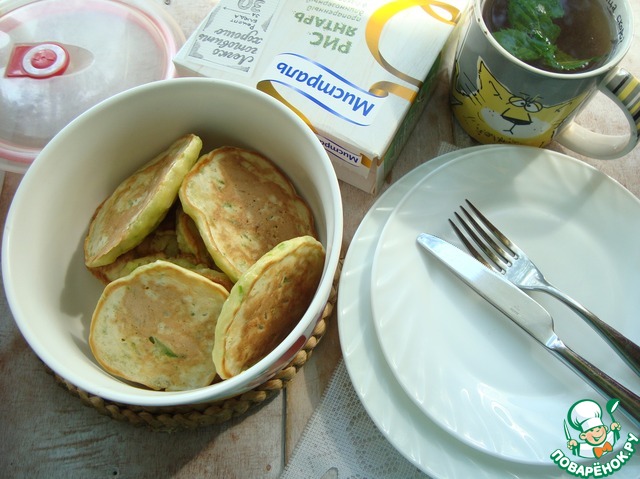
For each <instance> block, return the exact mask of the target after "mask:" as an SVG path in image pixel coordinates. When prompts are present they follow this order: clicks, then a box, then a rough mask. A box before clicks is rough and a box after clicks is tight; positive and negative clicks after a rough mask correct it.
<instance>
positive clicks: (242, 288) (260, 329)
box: [212, 236, 325, 379]
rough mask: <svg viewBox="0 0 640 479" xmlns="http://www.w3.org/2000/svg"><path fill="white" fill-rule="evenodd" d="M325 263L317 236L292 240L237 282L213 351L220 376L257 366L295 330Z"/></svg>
mask: <svg viewBox="0 0 640 479" xmlns="http://www.w3.org/2000/svg"><path fill="white" fill-rule="evenodd" d="M324 259H325V251H324V247H323V246H322V244H321V243H320V242H319V241H317V240H316V239H315V238H313V237H311V236H302V237H299V238H293V239H290V240H287V241H284V242H282V243H280V244H279V245H277V246H276V247H275V248H273V249H272V250H271V251H269V252H267V253H266V254H265V255H264V256H262V257H261V258H260V259H259V260H258V261H257V262H256V263H255V264H254V265H253V266H251V267H250V268H249V269H248V270H247V271H246V272H245V273H244V274H243V275H242V277H241V278H240V279H239V280H238V281H237V282H236V283H235V284H234V286H233V288H232V289H231V292H230V293H229V298H228V299H227V301H226V302H225V304H224V306H223V307H222V311H221V312H220V316H219V318H218V323H217V325H216V338H215V343H214V347H213V352H212V357H213V362H214V364H215V365H216V371H217V372H218V375H219V376H220V377H221V378H223V379H228V378H230V377H233V376H236V375H238V374H240V373H241V372H242V371H244V370H246V369H248V368H250V367H251V366H253V365H254V364H255V363H257V362H258V361H260V360H261V359H262V358H264V357H265V356H266V355H267V354H269V353H270V352H271V351H273V350H274V349H275V347H276V346H277V345H278V344H280V343H281V342H282V341H283V340H284V339H285V338H286V337H287V335H288V334H289V333H290V332H291V331H292V330H293V329H294V327H295V326H296V324H297V323H298V322H299V321H300V319H302V316H303V315H304V313H305V312H306V310H307V309H308V307H309V305H310V304H311V300H312V299H313V296H314V295H315V293H316V290H317V288H318V285H319V284H320V278H321V276H322V271H323V266H324Z"/></svg>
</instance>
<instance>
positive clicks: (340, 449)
mask: <svg viewBox="0 0 640 479" xmlns="http://www.w3.org/2000/svg"><path fill="white" fill-rule="evenodd" d="M301 477H304V478H309V479H328V478H338V479H356V478H357V479H365V478H366V479H413V478H415V479H424V478H427V477H428V476H426V475H425V474H423V473H422V472H421V471H420V470H418V469H417V468H416V467H415V466H414V465H413V464H411V463H410V462H409V461H408V460H407V459H405V458H404V457H403V456H402V455H401V454H400V453H399V452H398V451H397V450H396V449H394V447H393V446H392V445H391V444H390V443H389V442H388V441H387V440H386V439H385V437H384V436H383V435H382V433H381V432H380V431H379V430H378V429H377V427H376V425H375V424H374V423H373V421H372V420H371V418H370V417H369V416H368V414H367V412H366V411H365V409H364V406H363V405H362V403H361V402H360V399H359V398H358V396H357V395H356V392H355V390H354V389H353V385H352V384H351V380H350V378H349V374H348V373H347V368H346V367H345V365H344V361H343V360H340V363H339V364H338V367H337V368H336V370H335V372H334V373H333V376H332V378H331V381H330V382H329V385H328V386H327V390H326V391H325V392H324V395H323V398H322V401H321V402H320V406H319V407H318V409H317V410H316V411H315V412H314V413H313V415H312V416H311V419H310V420H309V423H308V424H307V426H306V427H305V430H304V432H303V433H302V437H301V439H300V442H299V443H298V445H297V446H296V448H295V450H294V452H293V455H292V456H291V460H290V461H289V464H288V465H287V466H286V468H285V470H284V472H283V474H282V475H281V476H280V479H299V478H301Z"/></svg>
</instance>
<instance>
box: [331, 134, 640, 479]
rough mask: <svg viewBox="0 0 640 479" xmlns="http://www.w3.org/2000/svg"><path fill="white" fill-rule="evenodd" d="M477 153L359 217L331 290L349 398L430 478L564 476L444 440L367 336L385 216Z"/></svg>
mask: <svg viewBox="0 0 640 479" xmlns="http://www.w3.org/2000/svg"><path fill="white" fill-rule="evenodd" d="M485 148H489V147H483V146H480V147H474V148H472V149H467V150H461V151H458V152H453V153H448V154H446V155H442V156H439V157H437V158H434V159H432V160H430V161H429V162H427V163H424V164H423V165H421V166H419V167H418V168H416V169H414V170H412V171H411V172H409V173H408V174H406V175H405V176H403V177H402V178H401V179H399V180H398V181H396V182H395V183H394V185H393V186H392V187H391V188H389V189H388V190H387V191H386V192H385V193H383V194H382V195H381V196H380V198H378V200H377V201H376V203H375V204H374V205H373V207H372V208H371V209H370V210H369V212H368V213H367V214H366V215H365V217H364V219H363V220H362V222H361V224H360V226H359V227H358V230H357V231H356V233H355V235H354V237H353V239H352V241H351V244H350V247H349V250H348V252H347V255H346V257H345V261H344V264H343V267H342V274H341V277H340V287H339V288H338V301H337V319H338V329H339V333H340V345H341V348H342V354H343V358H344V362H345V366H346V367H347V371H348V372H349V377H350V378H351V382H352V383H353V385H354V388H355V391H356V394H357V395H358V397H359V398H360V401H361V402H362V404H363V406H364V408H365V410H366V411H367V414H368V415H369V416H370V417H371V419H372V420H373V422H374V423H375V424H376V426H377V427H378V429H379V430H380V431H381V433H382V434H383V435H384V436H385V437H386V438H387V440H388V441H389V442H390V443H391V444H392V445H393V446H394V447H395V448H396V449H397V450H398V451H399V453H401V454H402V455H403V456H404V457H405V458H406V459H407V460H409V461H410V462H411V463H412V464H414V465H415V466H416V467H417V468H419V469H420V470H421V471H423V472H424V473H426V474H428V475H429V476H431V477H433V478H447V479H455V478H460V479H468V478H471V477H472V478H474V479H499V478H510V479H514V478H520V479H539V478H540V477H545V478H556V477H557V478H560V477H568V476H567V475H566V474H565V475H563V474H562V471H561V470H560V469H559V468H557V467H549V466H529V465H524V464H520V463H513V462H508V461H504V460H500V459H497V458H495V457H494V456H491V455H487V454H483V453H482V452H480V451H479V450H477V449H475V448H472V447H469V446H467V445H466V444H464V443H463V442H460V441H459V440H458V439H456V438H455V437H454V436H452V435H450V434H449V433H448V432H447V431H445V430H444V429H442V428H441V427H440V426H439V425H437V424H436V423H435V422H434V421H432V420H431V419H429V417H428V416H426V415H425V414H424V413H423V412H422V411H421V410H420V409H419V408H418V406H416V405H415V404H414V403H413V402H412V401H411V400H410V399H409V397H408V396H407V395H406V394H405V392H404V390H403V389H402V387H401V386H400V384H399V383H398V382H397V381H396V379H395V377H394V376H393V373H392V372H391V369H390V368H389V366H388V365H387V363H386V361H385V359H384V357H383V354H382V350H381V348H380V344H379V343H378V339H377V337H376V334H375V330H374V326H373V320H372V313H371V302H370V299H371V298H370V278H371V265H372V262H373V254H374V252H375V250H376V246H377V244H378V238H379V236H380V233H381V232H382V229H383V227H384V225H385V223H386V221H387V219H388V217H389V215H390V214H391V211H392V210H393V208H394V207H395V205H396V204H397V203H398V202H399V201H400V200H401V199H402V197H403V196H404V195H405V194H406V193H407V192H408V191H409V190H410V189H411V187H413V186H414V185H415V184H416V183H417V182H418V181H420V180H421V179H422V178H424V177H425V176H427V175H428V174H429V173H430V172H432V171H433V170H435V169H437V168H438V167H439V166H441V165H443V164H446V162H447V161H450V160H452V159H454V158H457V157H458V156H460V155H462V154H464V153H465V152H467V151H475V150H481V149H485ZM636 472H637V471H636ZM628 477H632V476H628Z"/></svg>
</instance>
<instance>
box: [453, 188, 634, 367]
mask: <svg viewBox="0 0 640 479" xmlns="http://www.w3.org/2000/svg"><path fill="white" fill-rule="evenodd" d="M465 201H466V203H467V205H468V207H469V208H470V210H471V211H472V212H473V214H471V213H469V211H467V209H466V208H465V207H464V206H460V209H461V210H462V212H463V214H464V216H465V217H466V219H465V218H463V217H462V216H461V215H459V214H458V213H455V217H456V219H457V220H458V222H459V223H460V224H461V225H462V227H463V229H464V230H465V232H466V233H467V234H466V235H465V234H464V233H463V232H462V231H461V230H460V229H459V228H458V227H457V225H456V224H455V223H454V222H453V221H452V220H449V223H450V224H451V226H452V227H453V229H454V231H455V232H456V234H457V235H458V237H459V238H460V240H461V241H462V242H463V243H464V245H465V246H466V248H467V249H468V250H469V252H470V253H471V254H472V255H473V256H474V257H475V258H476V259H477V260H478V261H480V262H482V263H483V264H484V265H485V266H487V267H488V268H490V269H493V270H494V271H497V272H499V273H502V274H503V275H504V277H505V278H506V279H507V280H509V281H510V282H511V283H513V284H515V285H516V286H518V287H519V288H520V289H525V290H537V291H543V292H545V293H548V294H550V295H552V296H554V297H555V298H557V299H559V300H560V301H562V302H563V303H565V304H566V305H567V306H569V307H570V308H571V309H573V310H574V311H575V312H576V313H578V314H579V315H580V316H581V317H582V318H583V319H584V320H586V321H587V323H589V325H590V326H591V327H593V329H595V330H596V331H597V332H598V333H599V334H600V335H601V336H602V338H603V339H604V340H605V341H607V342H608V343H609V344H610V345H611V347H612V348H613V349H614V350H615V351H616V352H617V353H618V355H619V356H620V357H621V358H622V359H623V360H624V361H625V362H626V363H627V365H629V367H630V368H631V369H633V371H634V372H635V373H636V374H638V375H640V347H639V346H638V345H637V344H635V343H634V342H633V341H631V340H630V339H629V338H627V337H625V336H624V335H622V334H621V333H620V332H618V331H617V330H616V329H615V328H612V327H611V326H609V325H608V324H607V323H605V322H604V321H602V320H601V319H600V318H598V317H597V316H596V315H595V314H593V313H592V312H591V311H589V310H588V309H587V308H585V307H584V306H583V305H581V304H580V303H578V302H577V301H576V300H574V299H573V298H571V297H570V296H568V295H567V294H565V293H563V292H562V291H560V290H558V289H557V288H556V287H555V286H553V285H552V284H551V283H549V281H547V280H546V279H545V277H544V275H543V274H542V273H541V272H540V270H539V269H538V267H537V266H536V265H535V264H534V263H533V261H531V260H530V259H529V257H528V256H527V255H526V254H525V253H524V251H522V250H521V249H520V248H519V247H518V246H517V245H516V244H515V243H514V242H513V241H511V240H510V239H509V238H507V237H506V236H505V235H504V234H503V233H502V232H501V231H500V230H499V229H498V228H496V227H495V226H494V225H493V224H492V223H491V222H490V221H489V220H488V219H487V218H486V217H485V216H484V215H483V214H482V213H481V212H480V211H479V210H478V209H477V208H476V207H475V206H474V205H473V204H472V203H471V202H470V201H469V200H465ZM467 236H468V237H469V238H471V239H472V241H473V242H474V243H475V244H476V246H477V247H478V248H479V249H480V250H482V252H483V253H484V256H483V255H482V254H481V253H480V252H479V251H478V249H476V247H474V246H473V244H472V243H471V241H470V240H469V239H468V237H467Z"/></svg>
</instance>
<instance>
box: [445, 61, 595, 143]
mask: <svg viewBox="0 0 640 479" xmlns="http://www.w3.org/2000/svg"><path fill="white" fill-rule="evenodd" d="M453 80H454V81H453V83H452V85H453V87H452V89H451V96H452V108H453V112H454V114H455V116H456V118H457V120H458V121H459V122H460V124H461V126H462V127H463V128H464V129H465V130H466V131H467V132H468V133H469V134H470V135H471V136H472V137H473V138H475V139H476V140H478V141H481V142H483V143H487V142H489V143H518V144H525V145H530V146H544V145H547V144H548V143H549V142H551V140H552V138H553V136H554V135H555V132H556V130H557V129H558V127H559V126H560V124H562V122H563V121H564V120H565V119H566V118H567V117H568V116H569V115H570V114H571V113H572V112H573V111H574V110H575V109H576V108H577V107H578V105H580V102H581V101H582V97H583V96H584V95H582V96H579V97H576V98H573V99H571V100H568V101H566V102H563V103H559V104H557V105H545V104H544V103H543V101H542V99H541V98H539V97H537V96H535V95H529V94H527V93H524V92H517V93H516V92H512V91H510V90H509V89H508V88H507V87H506V86H505V85H503V84H502V83H500V81H498V79H496V77H495V76H493V74H492V73H491V71H490V70H489V69H488V68H487V66H486V64H485V63H484V61H483V60H482V59H481V58H480V59H479V61H478V71H477V77H476V78H475V79H471V78H466V80H467V81H466V82H464V83H465V84H463V81H462V78H460V75H459V65H458V62H457V61H456V62H455V64H454V78H453ZM474 81H475V83H474Z"/></svg>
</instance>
